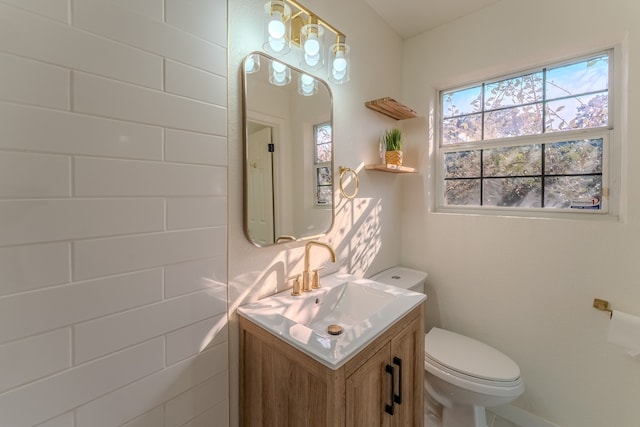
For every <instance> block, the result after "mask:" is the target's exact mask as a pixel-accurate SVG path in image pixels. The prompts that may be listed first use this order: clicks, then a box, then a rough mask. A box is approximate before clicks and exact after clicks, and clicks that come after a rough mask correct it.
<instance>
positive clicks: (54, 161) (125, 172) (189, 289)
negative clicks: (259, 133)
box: [0, 0, 229, 427]
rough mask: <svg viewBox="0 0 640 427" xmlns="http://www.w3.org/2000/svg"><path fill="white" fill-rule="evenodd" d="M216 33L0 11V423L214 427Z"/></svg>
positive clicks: (12, 7) (223, 232) (181, 19)
mask: <svg viewBox="0 0 640 427" xmlns="http://www.w3.org/2000/svg"><path fill="white" fill-rule="evenodd" d="M70 5H72V9H70ZM226 28H227V24H226V1H224V0H213V1H205V0H201V1H196V0H193V1H188V2H185V1H179V0H166V1H161V0H149V1H143V0H140V1H126V0H118V1H105V0H100V1H96V0H75V1H73V2H69V1H67V0H47V1H25V0H6V1H0V372H2V374H1V375H0V425H2V426H11V427H19V426H33V425H36V424H37V425H42V426H48V427H53V426H56V427H63V426H65V427H83V426H87V427H96V426H119V425H125V424H126V425H127V426H129V427H133V426H137V427H142V426H144V427H146V426H149V427H151V426H153V427H157V426H165V427H169V426H186V425H190V426H194V425H209V426H212V425H215V426H226V425H228V418H229V417H228V396H227V393H226V390H227V384H228V344H227V341H228V339H227V335H228V332H227V327H226V302H227V298H226V292H227V287H226V281H227V278H226V276H227V274H226V271H227V266H226V258H227V256H226V255H227V212H226V211H227V138H226V134H227V131H226V128H227V114H226V105H227V96H226V95H227V89H226V88H227V64H226V55H227V48H226V37H227V34H226ZM132 420H133V421H132ZM40 423H44V424H40Z"/></svg>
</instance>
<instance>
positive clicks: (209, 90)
mask: <svg viewBox="0 0 640 427" xmlns="http://www.w3.org/2000/svg"><path fill="white" fill-rule="evenodd" d="M165 90H166V91H167V92H169V93H173V94H176V95H182V96H185V97H187V98H191V99H198V100H200V101H204V102H208V103H210V104H216V105H221V106H225V105H226V104H227V79H226V78H225V77H220V76H218V75H215V74H212V73H208V72H206V71H202V70H199V69H197V68H193V67H190V66H188V65H184V64H180V63H178V62H174V61H171V60H168V59H167V60H165Z"/></svg>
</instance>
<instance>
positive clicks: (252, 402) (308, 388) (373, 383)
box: [240, 304, 424, 427]
mask: <svg viewBox="0 0 640 427" xmlns="http://www.w3.org/2000/svg"><path fill="white" fill-rule="evenodd" d="M423 317H424V313H423V306H422V304H421V305H420V306H419V307H416V308H415V309H414V310H412V311H411V312H409V313H408V314H407V315H405V316H404V317H403V318H402V319H400V320H398V321H397V322H396V323H395V324H393V325H392V326H391V327H390V328H389V329H387V330H386V331H385V332H383V333H382V334H381V335H380V336H379V337H378V338H376V339H375V340H374V341H372V342H371V343H370V344H369V345H368V346H367V347H365V348H364V349H363V350H362V351H360V352H359V353H358V354H356V355H355V356H354V357H352V358H351V359H350V360H349V361H348V362H347V363H345V364H344V365H343V366H341V367H340V368H338V369H336V370H333V369H330V368H328V367H326V366H324V365H323V364H321V363H320V362H318V361H316V360H315V359H313V358H311V357H309V356H307V355H306V354H304V353H303V352H301V351H300V350H298V349H296V348H294V347H292V346H290V345H289V344H288V343H286V342H284V341H283V340H281V339H279V338H277V337H275V336H274V335H272V334H270V333H269V332H267V331H265V330H264V329H262V328H261V327H259V326H257V325H256V324H254V323H253V322H251V321H249V320H247V319H245V318H243V317H240V358H241V360H240V424H241V426H243V427H269V426H272V427H285V426H287V427H301V426H305V427H316V426H317V427H343V426H344V427H363V426H366V427H375V426H384V427H395V426H403V427H419V426H420V427H422V426H423V387H424V385H423V379H424V320H423ZM392 371H393V376H392V373H391V372H392ZM392 378H393V384H392ZM392 402H393V403H392ZM390 412H393V414H391V413H390Z"/></svg>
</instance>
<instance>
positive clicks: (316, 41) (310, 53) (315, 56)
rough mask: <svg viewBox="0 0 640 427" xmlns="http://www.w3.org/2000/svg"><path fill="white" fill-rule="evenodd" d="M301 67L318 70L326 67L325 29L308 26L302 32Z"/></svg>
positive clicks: (314, 25) (318, 26) (316, 25)
mask: <svg viewBox="0 0 640 427" xmlns="http://www.w3.org/2000/svg"><path fill="white" fill-rule="evenodd" d="M300 47H301V48H302V49H301V50H300V54H301V56H302V58H301V61H300V65H301V66H302V68H305V69H308V70H317V69H318V68H322V66H323V65H324V29H323V28H322V27H321V26H320V25H318V24H307V25H304V26H303V27H302V29H301V30H300Z"/></svg>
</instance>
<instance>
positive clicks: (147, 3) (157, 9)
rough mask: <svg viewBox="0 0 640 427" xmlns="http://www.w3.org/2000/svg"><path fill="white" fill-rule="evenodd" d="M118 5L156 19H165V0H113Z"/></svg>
mask: <svg viewBox="0 0 640 427" xmlns="http://www.w3.org/2000/svg"><path fill="white" fill-rule="evenodd" d="M113 2H114V3H115V4H117V5H118V6H121V7H124V8H126V9H128V10H130V11H132V12H135V13H139V14H141V15H144V16H146V17H147V18H151V19H154V20H156V21H161V22H162V21H163V20H164V0H113Z"/></svg>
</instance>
